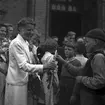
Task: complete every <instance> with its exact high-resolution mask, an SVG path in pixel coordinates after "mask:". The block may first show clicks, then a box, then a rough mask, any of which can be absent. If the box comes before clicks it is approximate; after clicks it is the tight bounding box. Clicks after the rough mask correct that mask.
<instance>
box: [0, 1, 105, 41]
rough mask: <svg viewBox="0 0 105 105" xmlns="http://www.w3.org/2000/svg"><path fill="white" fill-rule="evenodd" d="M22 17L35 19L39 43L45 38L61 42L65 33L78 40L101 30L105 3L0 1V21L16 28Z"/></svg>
mask: <svg viewBox="0 0 105 105" xmlns="http://www.w3.org/2000/svg"><path fill="white" fill-rule="evenodd" d="M22 17H32V18H33V19H35V21H36V24H37V26H36V28H37V30H38V31H39V32H40V33H41V34H42V37H41V41H44V40H45V39H46V38H47V37H48V36H58V37H59V39H60V41H62V40H63V37H64V36H65V35H66V34H67V32H68V31H74V32H76V33H77V37H78V36H83V35H84V34H85V33H86V32H87V31H88V30H90V29H92V28H96V27H100V28H103V29H105V0H0V22H6V23H12V24H14V25H16V23H17V22H18V21H19V20H20V19H21V18H22ZM60 43H61V42H60Z"/></svg>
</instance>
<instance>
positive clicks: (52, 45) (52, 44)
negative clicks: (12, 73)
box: [43, 38, 58, 51]
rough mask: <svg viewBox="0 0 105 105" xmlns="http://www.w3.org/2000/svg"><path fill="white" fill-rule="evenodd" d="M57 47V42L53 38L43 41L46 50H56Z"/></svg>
mask: <svg viewBox="0 0 105 105" xmlns="http://www.w3.org/2000/svg"><path fill="white" fill-rule="evenodd" d="M57 47H58V44H57V42H56V41H55V40H54V39H52V38H48V39H46V41H45V42H44V43H43V48H44V51H52V50H56V49H57Z"/></svg>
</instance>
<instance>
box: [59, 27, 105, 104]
mask: <svg viewBox="0 0 105 105" xmlns="http://www.w3.org/2000/svg"><path fill="white" fill-rule="evenodd" d="M85 37H86V52H87V55H88V58H89V59H88V61H87V63H86V65H85V67H78V68H77V67H74V66H73V65H72V64H68V63H67V62H66V61H64V60H63V59H62V58H61V57H58V58H60V60H61V61H62V62H63V63H64V64H65V66H66V67H67V68H68V70H69V72H71V74H72V75H75V76H76V75H78V74H80V75H81V76H77V77H76V81H77V83H78V84H79V85H80V87H79V88H80V91H79V92H80V102H81V105H105V100H103V98H102V97H103V96H104V95H105V92H104V91H105V33H104V30H102V29H99V28H96V29H92V30H90V31H89V32H88V33H87V34H86V35H85ZM74 93H75V92H74ZM74 95H75V94H74Z"/></svg>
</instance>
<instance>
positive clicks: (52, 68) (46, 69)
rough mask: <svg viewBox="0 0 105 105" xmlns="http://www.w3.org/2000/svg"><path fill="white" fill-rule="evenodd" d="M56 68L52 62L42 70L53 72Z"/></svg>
mask: <svg viewBox="0 0 105 105" xmlns="http://www.w3.org/2000/svg"><path fill="white" fill-rule="evenodd" d="M56 67H57V64H56V63H55V62H54V61H53V62H50V63H46V64H44V65H43V70H44V71H48V70H49V69H51V70H54V69H55V68H56Z"/></svg>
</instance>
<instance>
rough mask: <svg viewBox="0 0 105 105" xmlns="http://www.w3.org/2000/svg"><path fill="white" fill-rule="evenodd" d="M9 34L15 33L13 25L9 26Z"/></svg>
mask: <svg viewBox="0 0 105 105" xmlns="http://www.w3.org/2000/svg"><path fill="white" fill-rule="evenodd" d="M8 34H9V35H12V34H13V27H10V26H9V27H8Z"/></svg>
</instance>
